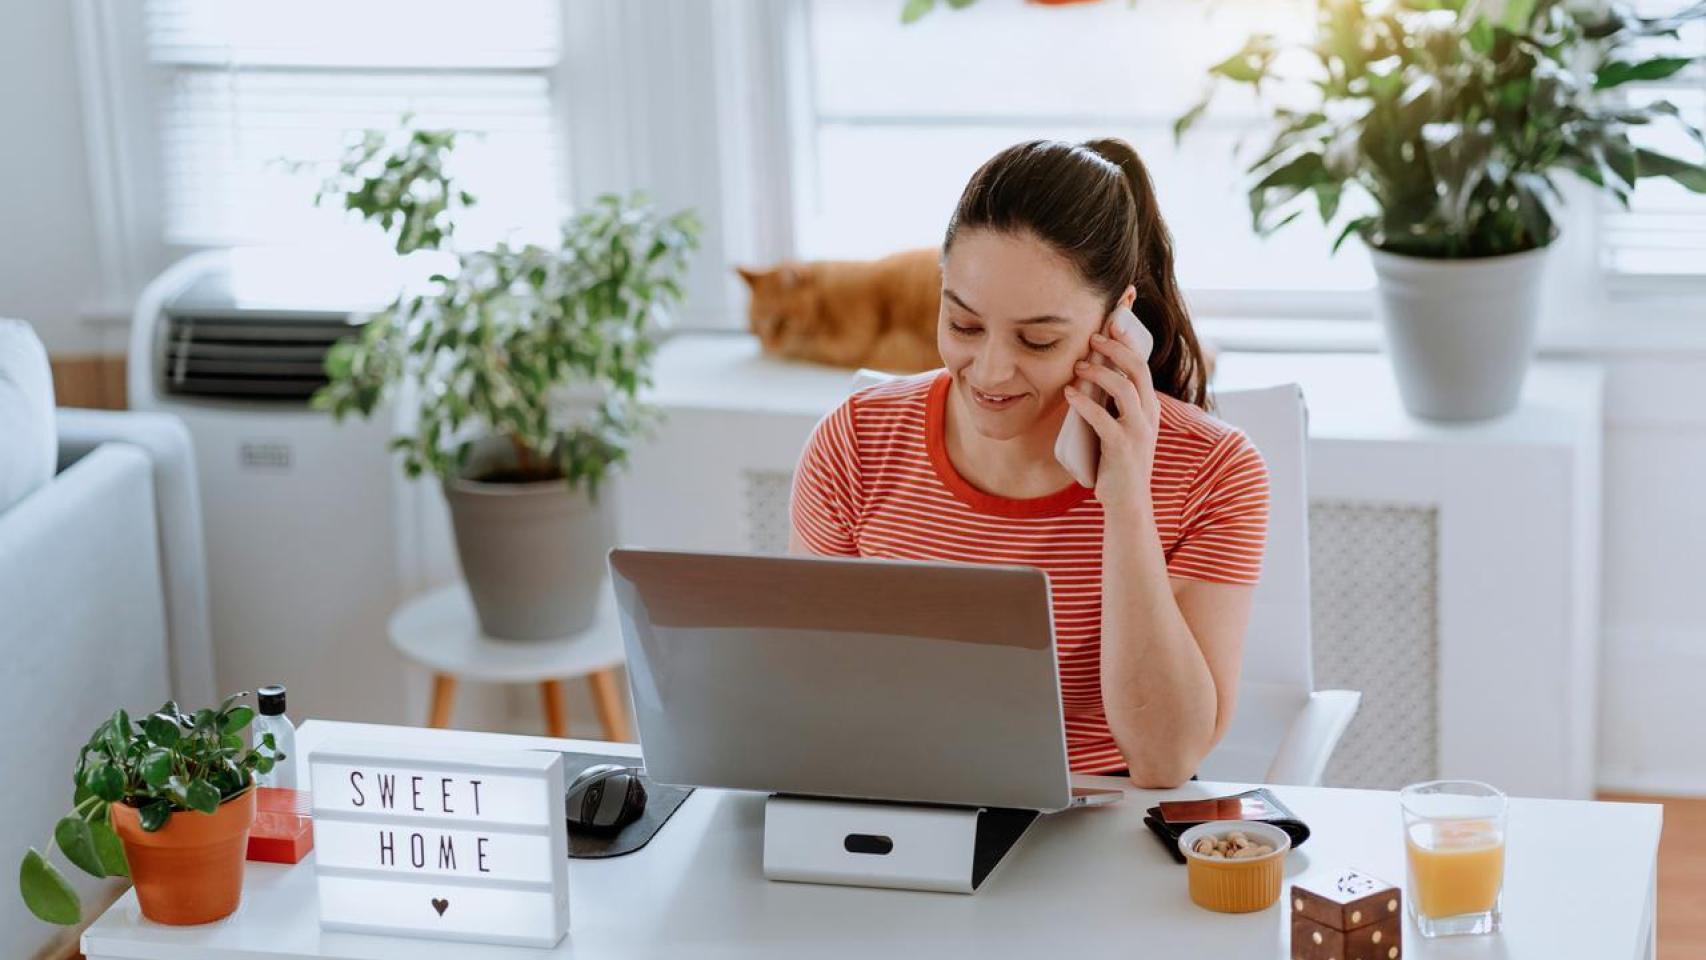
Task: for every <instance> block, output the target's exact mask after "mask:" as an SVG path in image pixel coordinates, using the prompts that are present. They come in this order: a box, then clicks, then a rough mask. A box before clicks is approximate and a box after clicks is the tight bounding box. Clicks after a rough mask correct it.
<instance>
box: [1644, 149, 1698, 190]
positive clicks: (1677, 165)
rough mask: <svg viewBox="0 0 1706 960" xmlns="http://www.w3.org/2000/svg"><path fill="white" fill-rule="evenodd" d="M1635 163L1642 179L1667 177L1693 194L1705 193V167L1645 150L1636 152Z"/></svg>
mask: <svg viewBox="0 0 1706 960" xmlns="http://www.w3.org/2000/svg"><path fill="white" fill-rule="evenodd" d="M1636 162H1637V167H1638V170H1639V172H1640V175H1641V176H1643V177H1669V178H1670V179H1672V180H1674V181H1676V182H1677V183H1679V184H1681V185H1682V186H1684V187H1687V188H1688V189H1689V190H1692V191H1694V192H1695V193H1706V165H1702V164H1698V163H1688V162H1687V161H1684V160H1678V159H1676V158H1675V157H1671V156H1667V155H1665V154H1662V153H1658V152H1657V151H1653V150H1645V149H1643V150H1637V151H1636Z"/></svg>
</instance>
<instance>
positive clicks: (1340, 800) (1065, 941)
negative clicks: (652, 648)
mask: <svg viewBox="0 0 1706 960" xmlns="http://www.w3.org/2000/svg"><path fill="white" fill-rule="evenodd" d="M347 733H357V734H359V735H361V736H362V737H364V738H384V739H394V740H396V741H398V742H402V743H418V742H419V741H421V740H423V739H427V738H444V739H443V740H436V741H433V742H439V743H454V744H455V745H456V746H458V747H469V746H471V747H486V748H511V749H513V748H522V749H525V748H529V747H532V748H539V747H558V748H561V749H566V750H599V751H606V752H610V753H621V754H634V753H636V752H637V750H638V748H637V747H635V746H633V745H632V744H603V743H594V742H588V741H579V740H547V739H544V738H535V737H520V736H510V735H501V734H484V733H468V732H460V731H426V730H419V729H414V728H404V727H376V726H365V725H360V724H342V723H329V722H309V723H305V724H304V725H303V727H302V729H301V731H300V732H299V734H298V741H297V742H298V747H299V748H300V750H301V751H302V753H303V754H304V755H306V754H308V753H309V752H311V751H312V750H313V749H314V747H315V745H316V744H318V743H321V742H323V741H324V740H325V739H326V738H328V737H332V736H336V735H339V734H347ZM1084 779H1085V782H1087V783H1093V784H1097V785H1118V784H1119V783H1120V782H1119V781H1113V780H1108V779H1105V778H1084ZM1238 789H1242V785H1235V784H1220V783H1192V784H1189V785H1188V786H1186V787H1185V788H1182V789H1179V790H1175V791H1171V792H1168V793H1156V792H1146V791H1138V790H1132V791H1130V795H1129V796H1127V798H1126V799H1125V801H1124V802H1122V803H1120V804H1117V805H1115V806H1113V807H1107V808H1102V809H1093V810H1081V811H1074V812H1071V813H1067V814H1062V815H1059V816H1055V817H1045V818H1044V819H1043V820H1041V821H1039V822H1038V823H1037V825H1036V826H1035V827H1033V828H1032V830H1031V832H1030V833H1029V834H1028V835H1027V836H1026V837H1025V839H1024V840H1022V841H1021V842H1020V844H1019V846H1018V847H1017V848H1016V849H1015V850H1014V852H1013V854H1012V855H1011V856H1010V857H1009V858H1008V860H1007V862H1006V863H1004V864H1003V865H1002V866H1001V867H1000V868H999V869H998V870H997V871H996V873H995V875H994V876H992V877H991V878H990V879H989V880H988V882H987V883H986V884H985V885H984V887H983V889H982V890H981V891H980V892H979V893H977V894H976V895H973V896H958V895H952V894H933V893H913V892H903V891H894V890H867V889H857V888H850V887H826V886H812V885H804V884H790V883H773V882H770V881H766V880H765V879H764V878H763V876H762V875H761V872H760V871H761V850H762V835H763V826H764V824H763V798H762V797H761V796H759V795H756V794H736V793H725V792H722V791H711V790H701V791H699V792H697V793H695V794H694V795H693V796H692V797H691V798H689V800H688V801H687V803H686V804H685V805H684V806H683V807H682V808H681V809H680V810H678V811H677V812H676V814H675V816H674V817H673V818H672V819H671V820H670V821H669V822H668V823H667V824H665V825H664V828H663V830H662V831H661V832H659V834H658V835H657V836H656V837H655V838H654V839H653V840H652V842H651V844H650V845H649V846H647V847H646V848H645V849H643V850H641V851H639V852H637V853H634V854H630V855H628V856H625V857H618V858H615V859H611V860H601V861H587V860H576V861H574V862H573V864H572V865H571V867H570V869H569V884H570V889H571V897H572V910H571V920H570V930H569V934H568V936H567V937H566V938H564V940H563V942H562V943H561V944H559V945H558V947H557V949H556V950H555V951H538V950H529V949H524V948H516V947H482V946H477V945H472V944H459V943H446V942H440V941H434V940H416V939H395V938H389V937H371V936H363V935H356V934H347V933H322V932H321V931H320V928H319V920H318V913H317V909H318V907H317V904H316V894H315V885H314V870H313V865H312V861H311V860H310V861H304V862H303V863H301V864H297V865H295V866H293V867H284V866H277V865H271V864H250V865H249V873H248V881H247V886H246V887H245V889H244V891H243V905H242V907H240V908H239V910H238V912H237V913H236V914H234V915H233V916H231V917H230V918H228V919H226V920H224V921H221V922H219V923H217V924H212V925H209V926H205V927H190V928H171V927H162V926H157V925H155V924H151V923H148V922H146V921H143V920H141V919H140V916H139V914H138V912H137V907H136V900H135V895H134V894H129V893H127V894H126V895H125V896H124V897H123V898H122V899H120V900H119V901H118V903H116V904H114V905H113V907H112V908H111V909H109V910H108V911H107V912H106V914H104V915H103V916H102V917H101V918H100V919H99V920H97V921H96V922H95V924H94V925H93V926H91V927H90V928H89V930H88V932H87V933H85V934H84V936H83V951H84V953H85V954H86V955H87V956H88V958H89V960H120V958H126V960H216V958H217V960H309V958H315V960H317V958H340V960H357V958H360V960H451V958H466V957H493V958H521V957H538V956H560V957H575V958H579V960H593V958H603V957H620V958H624V960H638V958H649V957H658V958H662V957H669V958H676V957H737V956H738V957H786V958H790V960H792V958H797V957H861V958H863V957H874V956H891V957H913V956H929V957H980V958H981V957H1009V956H1010V957H1025V958H1027V960H1031V958H1037V957H1052V956H1060V955H1062V954H1063V953H1064V952H1065V950H1066V949H1068V948H1090V949H1092V950H1097V951H1106V952H1107V953H1108V955H1110V956H1139V955H1141V956H1151V957H1167V958H1172V957H1181V958H1183V957H1216V958H1219V957H1227V958H1240V960H1242V958H1246V957H1250V958H1256V957H1286V956H1290V954H1289V952H1288V951H1287V949H1286V944H1287V940H1288V920H1289V917H1288V915H1287V913H1286V910H1285V906H1284V903H1283V898H1282V903H1280V904H1277V905H1275V906H1274V907H1271V908H1269V909H1267V910H1264V911H1261V912H1259V913H1253V914H1245V915H1241V916H1227V915H1220V914H1214V913H1209V912H1207V911H1205V910H1202V909H1200V908H1198V907H1196V906H1194V905H1192V903H1191V902H1190V899H1189V897H1188V896H1187V894H1186V891H1185V873H1184V868H1183V867H1181V866H1178V865H1176V864H1175V863H1173V861H1172V860H1171V859H1169V858H1168V857H1167V855H1166V854H1165V853H1164V852H1162V850H1161V847H1160V845H1159V844H1158V843H1157V842H1156V840H1155V838H1154V836H1153V835H1151V834H1150V833H1149V831H1148V829H1147V828H1145V827H1144V825H1143V811H1144V808H1145V807H1148V806H1149V805H1151V804H1152V803H1153V802H1155V801H1156V800H1157V799H1161V798H1170V797H1190V796H1213V795H1218V794H1223V793H1228V792H1233V791H1235V790H1238ZM1276 792H1277V793H1278V794H1279V795H1280V796H1281V797H1282V798H1283V799H1284V800H1285V802H1286V803H1287V804H1289V805H1290V806H1291V807H1292V809H1293V810H1294V811H1296V813H1297V814H1298V815H1299V816H1300V817H1302V818H1304V819H1305V820H1307V821H1308V822H1309V824H1310V826H1311V827H1312V828H1313V830H1314V835H1313V836H1312V837H1311V838H1310V840H1309V842H1308V843H1307V844H1305V845H1304V847H1303V848H1302V849H1301V850H1298V851H1296V852H1294V853H1293V854H1292V857H1291V861H1290V863H1289V864H1288V873H1289V874H1291V875H1294V876H1295V875H1298V874H1301V873H1302V872H1304V871H1306V870H1308V869H1310V868H1311V866H1312V865H1313V866H1315V867H1323V866H1354V867H1358V868H1361V869H1363V870H1366V871H1368V872H1370V873H1372V874H1374V875H1376V876H1379V877H1382V878H1385V879H1387V880H1390V881H1393V882H1395V883H1399V884H1402V883H1403V881H1404V847H1403V837H1402V832H1401V830H1400V827H1399V814H1398V807H1397V800H1396V797H1395V796H1394V795H1393V794H1390V793H1382V792H1376V791H1363V790H1333V789H1324V788H1309V787H1280V788H1276ZM1660 821H1661V810H1660V808H1658V807H1656V806H1647V805H1633V804H1610V803H1585V802H1579V801H1564V800H1523V799H1517V800H1513V801H1512V802H1511V808H1510V834H1509V848H1508V849H1509V860H1508V867H1507V879H1506V882H1505V901H1504V908H1505V929H1504V932H1503V933H1501V934H1499V935H1497V936H1493V937H1479V938H1468V939H1459V940H1449V941H1448V940H1438V941H1424V940H1423V939H1422V938H1421V937H1420V936H1419V935H1418V934H1417V933H1416V932H1415V927H1414V926H1413V925H1411V924H1409V923H1408V921H1406V928H1405V931H1404V953H1405V955H1407V956H1409V957H1412V958H1424V957H1477V958H1482V957H1499V958H1513V960H1527V958H1531V957H1532V958H1537V960H1564V958H1574V957H1582V958H1594V960H1609V958H1618V957H1648V958H1651V957H1653V956H1654V955H1655V950H1654V939H1653V938H1654V933H1653V931H1654V929H1655V920H1656V911H1655V900H1654V898H1655V895H1656V877H1657V873H1656V868H1657V864H1658V842H1659V827H1660ZM1074 952H1082V951H1081V950H1078V949H1074Z"/></svg>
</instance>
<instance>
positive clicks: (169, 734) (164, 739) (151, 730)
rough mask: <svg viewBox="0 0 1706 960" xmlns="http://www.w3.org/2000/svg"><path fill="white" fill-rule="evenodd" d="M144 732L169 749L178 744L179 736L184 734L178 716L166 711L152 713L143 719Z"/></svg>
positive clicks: (150, 738)
mask: <svg viewBox="0 0 1706 960" xmlns="http://www.w3.org/2000/svg"><path fill="white" fill-rule="evenodd" d="M142 732H143V734H144V735H145V736H147V737H148V739H149V740H152V741H154V742H155V743H157V744H159V745H160V746H162V747H165V748H167V749H170V748H172V747H174V746H176V745H177V743H178V738H179V737H181V736H182V735H183V729H182V728H181V727H180V726H179V725H178V718H177V717H176V716H173V715H171V714H168V713H164V712H161V713H154V714H150V715H149V717H148V719H146V720H144V721H142Z"/></svg>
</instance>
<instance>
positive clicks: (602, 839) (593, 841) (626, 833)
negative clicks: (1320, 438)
mask: <svg viewBox="0 0 1706 960" xmlns="http://www.w3.org/2000/svg"><path fill="white" fill-rule="evenodd" d="M562 753H563V786H564V787H565V788H566V787H567V786H568V785H569V784H571V783H573V782H574V780H575V776H576V775H577V774H579V773H580V772H581V771H582V770H585V769H586V768H587V767H590V766H592V765H594V764H598V763H619V764H622V765H623V766H633V764H634V758H633V757H618V756H608V755H605V754H600V753H569V752H567V751H563V752H562ZM640 783H641V784H642V785H644V786H645V788H646V812H645V813H642V814H640V819H638V820H635V821H634V822H633V823H630V824H628V825H627V826H625V827H623V828H622V829H620V830H618V831H616V832H615V833H612V834H590V833H578V832H576V830H575V828H574V827H573V826H570V827H569V856H570V857H571V858H573V859H576V860H602V859H604V858H605V857H620V856H621V855H623V854H624V853H633V852H634V851H635V850H638V849H640V848H641V847H643V846H645V845H646V844H648V843H650V842H651V839H652V837H654V836H656V835H657V832H658V831H659V830H661V829H662V828H663V825H664V822H665V821H667V820H668V819H669V818H670V815H671V814H673V813H675V811H676V809H677V808H679V807H680V806H681V804H682V803H683V802H684V801H685V800H686V799H687V798H688V797H689V796H691V795H692V794H693V788H692V787H671V786H666V785H664V784H661V783H658V782H657V781H655V780H653V779H652V778H651V777H648V776H646V775H645V774H643V773H642V774H640ZM567 800H568V798H567V797H565V798H564V802H565V803H566V802H567Z"/></svg>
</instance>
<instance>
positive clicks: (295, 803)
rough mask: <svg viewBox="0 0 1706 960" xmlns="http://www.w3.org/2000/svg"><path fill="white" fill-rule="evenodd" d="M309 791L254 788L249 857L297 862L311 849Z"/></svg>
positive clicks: (252, 858) (311, 824) (259, 859)
mask: <svg viewBox="0 0 1706 960" xmlns="http://www.w3.org/2000/svg"><path fill="white" fill-rule="evenodd" d="M311 809H312V808H311V806H310V804H309V796H308V792H307V791H305V790H287V789H284V788H282V787H256V788H255V823H254V826H252V827H250V828H249V855H248V856H249V859H250V860H258V861H262V862H264V863H300V862H301V860H302V858H303V857H306V856H307V855H308V851H310V850H312V849H314V818H313V817H312V816H310V815H309V811H310V810H311Z"/></svg>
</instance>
